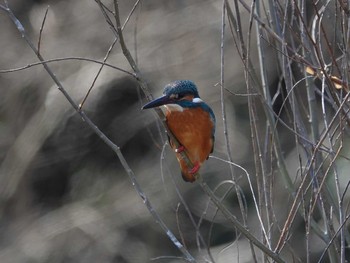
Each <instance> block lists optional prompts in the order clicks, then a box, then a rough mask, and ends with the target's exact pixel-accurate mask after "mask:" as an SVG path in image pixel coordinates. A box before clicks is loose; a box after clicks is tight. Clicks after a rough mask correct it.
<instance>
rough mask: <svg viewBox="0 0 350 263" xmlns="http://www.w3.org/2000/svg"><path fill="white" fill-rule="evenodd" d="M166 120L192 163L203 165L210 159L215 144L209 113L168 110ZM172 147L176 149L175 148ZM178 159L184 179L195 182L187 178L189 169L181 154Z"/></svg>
mask: <svg viewBox="0 0 350 263" xmlns="http://www.w3.org/2000/svg"><path fill="white" fill-rule="evenodd" d="M166 119H167V124H168V127H169V129H170V130H171V132H172V133H173V134H174V136H175V137H176V138H177V139H178V141H179V143H180V144H181V145H182V146H184V147H185V151H186V153H187V155H188V157H189V158H190V160H191V162H192V163H193V164H194V163H198V164H199V165H201V164H202V163H203V162H204V161H205V160H206V159H207V158H208V156H209V154H210V152H211V151H212V148H213V143H214V142H213V138H212V129H213V123H212V121H211V119H210V116H209V113H208V112H206V111H204V110H203V109H201V108H200V107H197V108H190V109H184V110H183V111H170V110H169V108H167V112H166ZM172 147H173V148H174V146H172ZM177 158H178V160H179V162H180V166H181V170H182V174H183V176H184V179H185V180H187V181H194V178H185V177H187V176H188V177H190V175H188V170H189V169H188V167H187V166H186V163H185V162H184V161H183V160H181V156H180V154H177ZM192 177H193V175H192Z"/></svg>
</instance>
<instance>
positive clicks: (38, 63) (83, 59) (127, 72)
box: [0, 57, 136, 79]
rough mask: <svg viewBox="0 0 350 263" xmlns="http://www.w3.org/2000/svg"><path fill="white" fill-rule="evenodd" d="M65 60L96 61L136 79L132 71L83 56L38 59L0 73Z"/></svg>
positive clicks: (0, 70) (2, 70)
mask: <svg viewBox="0 0 350 263" xmlns="http://www.w3.org/2000/svg"><path fill="white" fill-rule="evenodd" d="M67 60H78V61H87V62H93V63H96V64H100V65H104V66H106V67H110V68H112V69H115V70H118V71H120V72H123V73H125V74H128V75H130V76H132V77H133V78H135V79H136V75H135V74H134V73H131V72H130V71H127V70H125V69H122V68H119V67H116V66H113V65H111V64H108V63H105V62H101V61H98V60H95V59H91V58H83V57H65V58H53V59H48V60H43V61H38V62H33V63H30V64H28V65H26V66H22V67H19V68H13V69H0V73H13V72H16V71H21V70H25V69H29V68H31V67H34V66H39V65H40V66H41V65H43V64H44V63H45V64H49V63H52V62H60V61H67Z"/></svg>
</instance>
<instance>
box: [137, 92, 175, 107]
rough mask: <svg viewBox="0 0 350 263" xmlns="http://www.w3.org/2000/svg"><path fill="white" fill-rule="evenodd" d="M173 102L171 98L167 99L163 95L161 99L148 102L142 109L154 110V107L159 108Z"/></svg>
mask: <svg viewBox="0 0 350 263" xmlns="http://www.w3.org/2000/svg"><path fill="white" fill-rule="evenodd" d="M172 102H173V100H172V99H171V98H169V96H167V95H164V96H162V97H159V98H157V99H154V100H152V101H150V102H148V103H147V104H145V105H143V107H142V109H143V110H144V109H150V108H154V107H159V106H162V105H165V104H169V103H172Z"/></svg>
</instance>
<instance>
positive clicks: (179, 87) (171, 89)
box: [163, 80, 199, 98]
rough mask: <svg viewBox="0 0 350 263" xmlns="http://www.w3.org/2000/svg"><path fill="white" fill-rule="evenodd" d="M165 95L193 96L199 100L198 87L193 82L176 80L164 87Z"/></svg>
mask: <svg viewBox="0 0 350 263" xmlns="http://www.w3.org/2000/svg"><path fill="white" fill-rule="evenodd" d="M163 94H164V95H170V94H193V96H194V97H195V98H199V94H198V90H197V86H196V84H194V83H193V82H192V81H191V80H175V81H173V82H171V83H169V84H167V85H166V86H165V87H164V91H163Z"/></svg>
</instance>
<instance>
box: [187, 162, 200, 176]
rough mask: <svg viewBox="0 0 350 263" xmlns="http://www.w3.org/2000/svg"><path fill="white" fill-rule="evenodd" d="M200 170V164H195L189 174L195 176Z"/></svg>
mask: <svg viewBox="0 0 350 263" xmlns="http://www.w3.org/2000/svg"><path fill="white" fill-rule="evenodd" d="M199 168H200V164H199V162H195V163H194V164H193V167H192V169H190V170H189V171H188V172H189V173H190V174H195V173H197V172H198V170H199Z"/></svg>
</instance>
